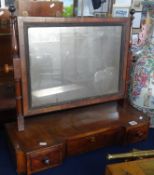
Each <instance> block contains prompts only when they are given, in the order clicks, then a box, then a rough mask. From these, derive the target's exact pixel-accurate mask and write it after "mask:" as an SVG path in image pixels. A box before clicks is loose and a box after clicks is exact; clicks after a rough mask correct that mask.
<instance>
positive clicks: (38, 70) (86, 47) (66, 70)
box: [27, 26, 122, 108]
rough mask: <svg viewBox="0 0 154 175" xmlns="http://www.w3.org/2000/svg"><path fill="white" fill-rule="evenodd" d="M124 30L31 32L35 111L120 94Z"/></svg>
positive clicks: (90, 28) (86, 28)
mask: <svg viewBox="0 0 154 175" xmlns="http://www.w3.org/2000/svg"><path fill="white" fill-rule="evenodd" d="M121 35H122V26H69V27H68V26H67V27H64V26H58V27H29V28H28V52H27V54H28V58H29V60H28V64H29V65H28V68H29V81H30V85H29V92H30V94H29V95H30V97H29V100H30V105H31V107H32V108H36V107H41V106H48V105H57V104H63V103H66V102H71V101H75V100H82V99H85V98H92V97H99V96H103V95H104V96H105V95H110V94H115V93H117V92H119V88H120V67H121V66H120V59H121V42H122V38H121Z"/></svg>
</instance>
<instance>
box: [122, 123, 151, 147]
mask: <svg viewBox="0 0 154 175" xmlns="http://www.w3.org/2000/svg"><path fill="white" fill-rule="evenodd" d="M148 130H149V123H148V122H147V123H144V124H139V125H136V126H133V127H130V128H128V130H127V131H126V137H125V143H126V144H128V143H135V142H138V141H142V140H144V139H146V138H147V135H148Z"/></svg>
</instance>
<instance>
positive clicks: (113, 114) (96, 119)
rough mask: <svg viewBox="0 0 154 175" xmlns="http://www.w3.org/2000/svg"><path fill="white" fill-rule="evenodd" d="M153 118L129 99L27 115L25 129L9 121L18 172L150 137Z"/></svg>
mask: <svg viewBox="0 0 154 175" xmlns="http://www.w3.org/2000/svg"><path fill="white" fill-rule="evenodd" d="M148 128H149V118H148V117H146V116H144V115H143V114H142V113H141V112H139V111H137V110H136V109H134V108H133V107H131V106H130V105H128V104H127V103H124V104H123V105H120V104H119V103H118V102H110V103H105V104H98V105H93V106H88V107H82V108H76V109H72V110H65V111H60V112H54V113H50V114H46V115H43V116H38V117H31V118H27V119H25V130H24V131H22V132H18V130H17V124H16V123H9V124H7V125H6V131H7V134H8V140H9V142H10V145H11V148H12V150H13V153H14V157H15V158H16V165H17V172H18V174H23V173H25V174H26V173H27V174H28V175H30V174H32V173H34V172H38V171H41V170H44V169H47V168H51V167H55V166H57V165H59V164H61V163H62V162H63V160H64V158H65V157H67V156H72V155H76V154H80V153H83V152H87V151H91V150H95V149H97V148H101V147H105V146H110V145H117V144H128V143H134V142H138V141H141V140H143V139H146V137H147V135H148Z"/></svg>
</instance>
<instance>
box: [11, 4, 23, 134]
mask: <svg viewBox="0 0 154 175" xmlns="http://www.w3.org/2000/svg"><path fill="white" fill-rule="evenodd" d="M9 11H10V12H11V19H10V25H11V34H12V57H13V69H14V80H15V89H16V110H17V125H18V131H23V130H24V116H23V113H22V111H23V110H22V92H21V65H20V58H19V50H18V42H17V35H16V31H17V19H16V16H15V15H14V12H15V7H14V5H11V6H10V7H9Z"/></svg>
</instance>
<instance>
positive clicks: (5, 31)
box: [0, 10, 15, 111]
mask: <svg viewBox="0 0 154 175" xmlns="http://www.w3.org/2000/svg"><path fill="white" fill-rule="evenodd" d="M1 13H3V14H2V15H1V16H0V111H2V110H9V109H12V108H15V93H14V91H15V89H14V78H13V72H9V73H5V71H4V65H5V64H8V65H12V42H11V38H12V37H11V32H10V13H9V11H8V10H1Z"/></svg>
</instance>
